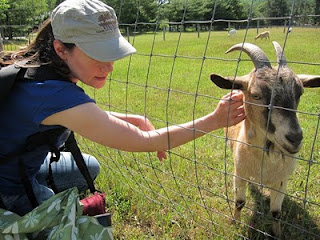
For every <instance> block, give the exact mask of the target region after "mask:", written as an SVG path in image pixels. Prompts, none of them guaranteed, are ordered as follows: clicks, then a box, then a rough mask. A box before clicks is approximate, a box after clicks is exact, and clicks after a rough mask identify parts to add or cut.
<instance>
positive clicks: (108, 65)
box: [100, 62, 114, 73]
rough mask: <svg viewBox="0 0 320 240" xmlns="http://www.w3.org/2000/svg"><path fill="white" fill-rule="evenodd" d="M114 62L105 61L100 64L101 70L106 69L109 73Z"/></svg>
mask: <svg viewBox="0 0 320 240" xmlns="http://www.w3.org/2000/svg"><path fill="white" fill-rule="evenodd" d="M113 64H114V62H105V63H103V64H102V65H101V66H100V69H101V71H105V72H107V73H110V72H112V71H113Z"/></svg>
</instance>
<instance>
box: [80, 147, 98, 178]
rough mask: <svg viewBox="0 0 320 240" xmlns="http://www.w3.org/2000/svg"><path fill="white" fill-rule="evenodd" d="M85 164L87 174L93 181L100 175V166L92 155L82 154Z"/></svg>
mask: <svg viewBox="0 0 320 240" xmlns="http://www.w3.org/2000/svg"><path fill="white" fill-rule="evenodd" d="M82 156H83V158H84V160H85V163H86V165H87V167H88V170H89V173H90V175H91V177H92V178H93V179H95V178H96V177H97V176H98V175H99V173H100V164H99V161H98V160H97V159H96V158H95V157H94V156H92V155H89V154H86V153H83V154H82Z"/></svg>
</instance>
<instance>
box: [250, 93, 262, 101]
mask: <svg viewBox="0 0 320 240" xmlns="http://www.w3.org/2000/svg"><path fill="white" fill-rule="evenodd" d="M252 98H253V99H254V100H260V99H261V96H260V95H259V94H252Z"/></svg>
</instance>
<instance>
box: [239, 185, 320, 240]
mask: <svg viewBox="0 0 320 240" xmlns="http://www.w3.org/2000/svg"><path fill="white" fill-rule="evenodd" d="M249 189H250V192H251V196H252V198H253V201H254V205H255V207H254V209H253V215H252V216H251V217H250V220H249V222H248V225H249V226H251V227H252V228H249V229H247V230H245V231H246V232H245V233H243V235H244V236H247V237H248V239H254V240H262V239H263V240H265V239H281V240H316V239H320V229H319V226H318V225H317V224H316V222H315V221H314V220H313V219H312V216H310V214H309V213H308V211H306V210H305V209H304V208H303V207H302V206H301V205H300V204H299V202H297V201H294V200H292V199H290V198H288V197H285V199H284V201H283V204H282V218H281V230H282V233H281V236H280V237H279V238H275V237H272V236H270V233H271V229H272V216H271V214H270V213H269V210H270V199H269V197H268V196H265V195H263V194H261V192H260V191H258V190H257V189H255V188H254V187H251V186H250V187H249Z"/></svg>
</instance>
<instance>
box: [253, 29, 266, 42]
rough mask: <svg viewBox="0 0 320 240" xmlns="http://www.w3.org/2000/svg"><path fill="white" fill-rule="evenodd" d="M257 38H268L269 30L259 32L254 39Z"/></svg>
mask: <svg viewBox="0 0 320 240" xmlns="http://www.w3.org/2000/svg"><path fill="white" fill-rule="evenodd" d="M259 38H260V39H262V38H265V39H270V31H265V32H262V33H259V34H258V35H257V36H256V37H255V38H254V39H255V40H257V39H259Z"/></svg>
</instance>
